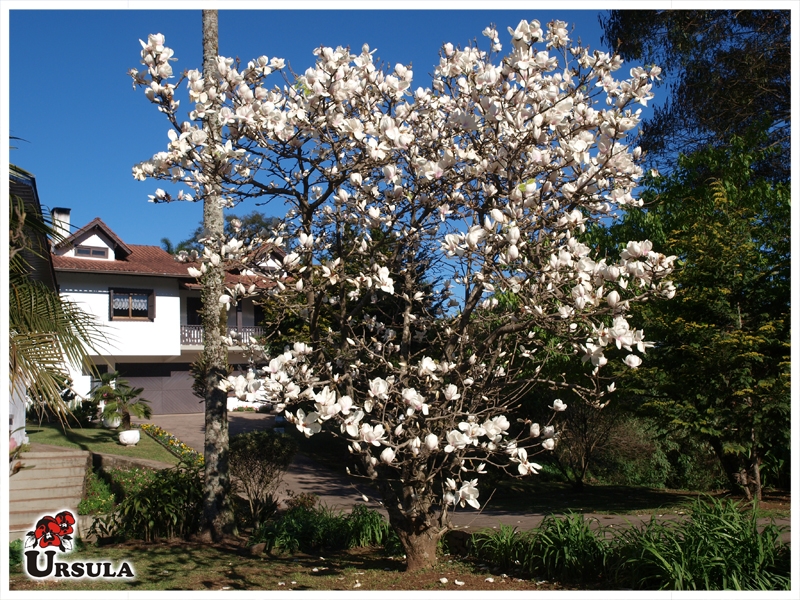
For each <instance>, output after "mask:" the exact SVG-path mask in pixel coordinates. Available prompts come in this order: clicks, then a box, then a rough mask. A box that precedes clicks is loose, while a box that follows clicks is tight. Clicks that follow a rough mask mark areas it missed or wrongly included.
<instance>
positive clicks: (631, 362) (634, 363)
mask: <svg viewBox="0 0 800 600" xmlns="http://www.w3.org/2000/svg"><path fill="white" fill-rule="evenodd" d="M625 364H626V365H628V366H629V367H630V368H631V369H636V368H637V367H638V366H639V365H641V364H642V359H641V358H639V357H638V356H636V355H635V354H628V356H626V357H625Z"/></svg>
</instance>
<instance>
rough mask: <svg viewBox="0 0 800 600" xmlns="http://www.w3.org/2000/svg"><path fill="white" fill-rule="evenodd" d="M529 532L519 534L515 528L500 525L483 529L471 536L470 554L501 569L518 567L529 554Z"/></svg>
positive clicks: (530, 536)
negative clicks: (496, 527) (497, 527)
mask: <svg viewBox="0 0 800 600" xmlns="http://www.w3.org/2000/svg"><path fill="white" fill-rule="evenodd" d="M531 538H532V535H531V532H525V533H520V532H519V531H517V528H516V527H511V526H510V525H502V524H501V525H500V528H499V529H496V530H495V529H483V530H481V531H479V532H477V533H475V534H474V535H473V536H472V542H471V546H472V553H473V554H474V555H475V556H476V557H477V558H480V559H481V560H485V561H487V562H490V563H492V564H495V565H497V566H499V567H502V568H503V569H510V568H515V567H519V566H520V565H521V563H522V561H523V560H524V559H525V557H526V556H527V555H528V554H529V547H530V544H531Z"/></svg>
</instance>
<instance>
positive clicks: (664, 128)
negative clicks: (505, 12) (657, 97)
mask: <svg viewBox="0 0 800 600" xmlns="http://www.w3.org/2000/svg"><path fill="white" fill-rule="evenodd" d="M601 23H602V26H603V29H604V35H603V40H604V42H605V43H606V45H607V46H609V47H610V48H614V49H615V50H616V51H617V52H618V53H619V54H620V55H621V56H622V57H623V58H624V59H625V60H626V61H635V62H645V63H650V64H657V65H659V66H660V67H661V68H662V69H664V81H665V82H666V83H669V84H670V92H671V94H670V96H669V97H668V98H667V102H666V103H665V104H663V105H660V106H657V107H656V109H655V114H654V116H653V118H651V119H649V120H648V121H647V122H646V123H645V126H644V127H643V136H642V147H643V148H644V149H645V150H646V151H649V152H651V153H653V154H655V155H659V157H660V158H663V159H666V162H661V165H663V166H666V165H667V164H669V163H670V162H672V161H673V160H674V157H675V156H676V155H677V153H678V152H683V153H687V154H688V153H690V152H692V151H694V150H697V149H700V148H703V147H705V146H706V145H707V144H712V145H714V146H717V147H724V146H726V145H727V144H728V142H729V141H730V139H731V137H732V136H733V135H735V134H738V135H742V134H744V133H745V132H746V131H747V130H748V129H749V128H752V127H753V126H756V125H757V124H759V123H761V122H762V119H764V118H766V124H765V125H764V128H765V130H766V131H769V135H768V136H767V138H765V139H764V141H763V145H762V147H767V146H773V147H777V148H779V149H780V152H778V153H776V154H772V155H768V156H764V157H763V158H764V159H765V160H764V161H762V163H761V165H762V167H763V171H762V173H763V174H764V175H765V176H769V177H772V178H774V179H776V180H785V179H786V178H788V176H789V167H790V163H789V150H790V146H789V141H790V140H789V132H790V123H791V119H790V115H791V96H790V91H789V90H790V77H791V61H790V48H791V42H790V26H791V18H790V13H789V11H788V10H783V11H778V10H659V11H650V10H613V11H611V12H610V14H609V16H608V17H607V18H601ZM671 166H674V165H670V167H671Z"/></svg>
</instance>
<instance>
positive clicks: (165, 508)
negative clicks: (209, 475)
mask: <svg viewBox="0 0 800 600" xmlns="http://www.w3.org/2000/svg"><path fill="white" fill-rule="evenodd" d="M202 508H203V486H202V479H201V474H200V469H199V468H198V467H197V466H195V465H186V464H183V463H181V464H180V465H178V466H177V467H174V468H172V469H164V470H161V471H156V472H155V474H154V475H153V477H152V479H151V480H149V481H147V482H146V483H144V484H143V485H141V487H139V488H138V489H136V488H132V489H130V491H129V492H128V494H127V496H126V497H125V498H124V499H123V500H122V501H121V502H120V504H119V506H117V509H116V510H115V512H114V513H113V515H110V517H109V518H105V519H96V520H95V522H94V523H93V524H92V528H91V530H90V533H95V534H96V535H100V536H101V537H109V536H111V535H113V536H116V537H119V538H122V539H128V538H133V539H142V540H145V541H152V540H154V539H156V538H169V537H179V536H186V535H189V534H192V533H196V532H197V531H199V529H200V525H201V521H202V514H203V510H202Z"/></svg>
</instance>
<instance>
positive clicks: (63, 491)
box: [9, 478, 83, 510]
mask: <svg viewBox="0 0 800 600" xmlns="http://www.w3.org/2000/svg"><path fill="white" fill-rule="evenodd" d="M75 479H76V478H69V479H65V480H60V479H59V480H56V481H54V482H53V485H52V486H41V487H39V488H37V489H35V488H27V489H15V488H11V489H10V490H9V502H11V505H10V506H11V508H12V510H13V508H14V503H24V502H30V501H31V500H40V499H41V500H44V499H46V498H78V499H79V500H80V498H81V496H83V480H82V479H81V480H80V481H78V482H77V483H73V484H71V485H70V484H68V483H65V482H66V481H69V480H73V481H74V480H75Z"/></svg>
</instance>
